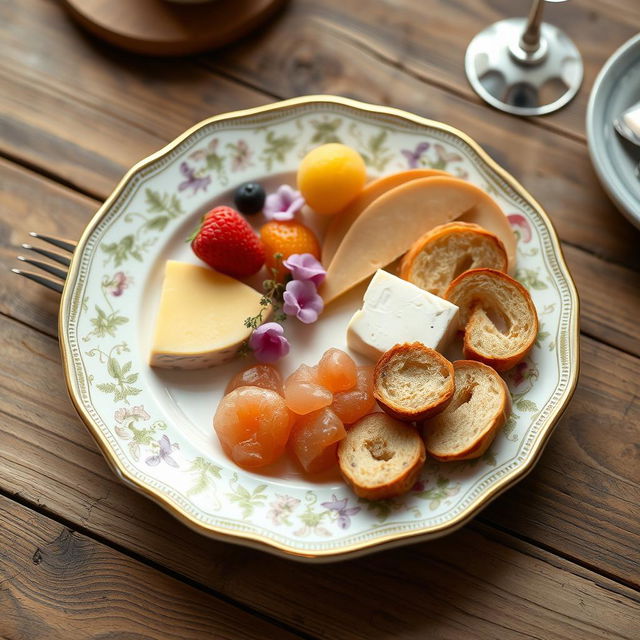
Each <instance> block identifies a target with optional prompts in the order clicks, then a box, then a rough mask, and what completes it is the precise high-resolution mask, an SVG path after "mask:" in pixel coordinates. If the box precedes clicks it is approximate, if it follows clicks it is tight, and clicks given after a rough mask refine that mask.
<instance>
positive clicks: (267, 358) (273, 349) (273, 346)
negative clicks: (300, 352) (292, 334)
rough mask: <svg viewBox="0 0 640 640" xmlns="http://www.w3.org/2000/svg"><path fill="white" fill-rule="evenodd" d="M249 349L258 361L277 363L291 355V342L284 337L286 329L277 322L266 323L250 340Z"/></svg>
mask: <svg viewBox="0 0 640 640" xmlns="http://www.w3.org/2000/svg"><path fill="white" fill-rule="evenodd" d="M249 347H251V349H252V350H253V353H254V355H255V357H256V360H258V361H260V362H275V361H276V360H279V359H280V358H283V357H284V356H286V355H287V353H289V341H288V340H287V339H286V338H285V337H284V329H283V328H282V326H281V325H279V324H278V323H277V322H265V323H264V324H262V325H260V326H259V327H258V328H257V329H256V330H255V331H254V332H253V333H252V334H251V337H250V338H249Z"/></svg>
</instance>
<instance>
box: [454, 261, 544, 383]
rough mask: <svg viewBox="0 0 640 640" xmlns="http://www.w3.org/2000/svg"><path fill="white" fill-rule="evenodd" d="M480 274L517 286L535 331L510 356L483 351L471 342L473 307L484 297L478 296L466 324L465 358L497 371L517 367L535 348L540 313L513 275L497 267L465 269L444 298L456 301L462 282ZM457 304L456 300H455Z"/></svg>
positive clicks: (480, 304) (479, 303)
mask: <svg viewBox="0 0 640 640" xmlns="http://www.w3.org/2000/svg"><path fill="white" fill-rule="evenodd" d="M479 274H486V275H489V276H490V277H492V278H495V279H497V280H501V281H503V282H505V283H508V284H509V285H510V286H513V287H515V288H516V289H517V290H518V292H519V293H520V295H521V296H522V298H523V299H524V300H525V302H526V305H527V307H528V310H529V319H530V320H531V322H532V323H533V331H532V332H531V338H530V339H529V340H528V341H527V342H526V343H525V344H523V345H522V346H521V347H520V348H519V349H518V350H517V351H515V352H514V353H512V354H511V355H509V356H498V355H494V354H490V353H482V352H481V351H479V350H478V349H476V348H475V347H474V345H473V344H472V343H471V335H472V333H473V330H474V320H473V309H474V308H476V307H478V306H480V307H482V302H483V301H482V299H481V298H478V299H477V300H476V301H475V302H474V303H472V304H471V310H470V313H469V314H468V315H469V318H468V320H467V323H466V324H465V326H464V341H463V352H464V356H465V358H468V359H470V360H478V361H479V362H483V363H484V364H487V365H489V366H490V367H492V368H493V369H495V370H496V371H508V370H509V369H512V368H513V367H515V366H516V365H517V364H518V362H520V361H521V360H522V359H523V358H525V357H526V356H527V354H528V353H529V352H530V351H531V349H532V348H533V345H534V344H535V341H536V337H537V335H538V313H537V311H536V307H535V305H534V304H533V300H532V299H531V295H530V294H529V292H528V291H527V290H526V289H525V288H524V287H523V286H522V285H521V284H520V283H519V282H518V281H517V280H514V279H513V278H512V277H511V276H509V275H507V274H506V273H503V272H502V271H497V270H496V269H486V268H482V269H471V270H469V271H465V272H464V273H461V274H460V275H459V276H458V277H457V278H456V279H455V280H454V281H453V282H451V284H450V285H449V286H448V287H447V290H446V292H445V294H444V298H445V299H446V300H449V301H450V302H454V301H453V300H452V297H454V295H455V292H456V290H457V288H458V287H460V286H461V284H464V283H465V281H466V280H467V279H468V278H473V277H475V276H476V275H479ZM454 304H455V302H454ZM462 311H463V310H462V309H461V314H460V317H463V316H464V315H465V314H464V313H462Z"/></svg>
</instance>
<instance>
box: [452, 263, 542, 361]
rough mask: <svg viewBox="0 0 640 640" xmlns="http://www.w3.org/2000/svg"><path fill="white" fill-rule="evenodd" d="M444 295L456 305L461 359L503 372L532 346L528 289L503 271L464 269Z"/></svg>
mask: <svg viewBox="0 0 640 640" xmlns="http://www.w3.org/2000/svg"><path fill="white" fill-rule="evenodd" d="M444 297H445V298H446V299H447V300H449V302H453V304H455V305H457V306H458V307H459V308H460V312H459V314H458V319H459V321H460V323H461V326H462V328H464V355H465V358H469V359H471V360H479V361H480V362H484V363H485V364H488V365H489V366H491V367H493V368H494V369H496V370H497V371H507V370H508V369H511V368H512V367H514V366H515V365H516V364H518V362H520V360H522V359H523V358H524V357H525V356H526V355H527V353H529V351H530V349H531V347H533V344H534V343H535V340H536V336H537V335H538V314H537V313H536V308H535V306H534V304H533V301H532V300H531V296H530V295H529V292H528V291H527V290H526V289H525V288H524V287H523V286H522V285H521V284H520V283H519V282H517V281H516V280H514V279H513V278H511V277H510V276H508V275H507V274H506V273H502V272H501V271H496V270H495V269H472V270H471V271H465V273H463V274H461V275H459V276H458V277H457V278H456V279H455V280H454V281H453V282H452V283H451V284H450V285H449V286H448V287H447V290H446V292H445V295H444Z"/></svg>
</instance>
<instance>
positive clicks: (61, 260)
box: [22, 242, 71, 267]
mask: <svg viewBox="0 0 640 640" xmlns="http://www.w3.org/2000/svg"><path fill="white" fill-rule="evenodd" d="M22 248H23V249H27V250H29V251H33V252H34V253H39V254H40V255H41V256H44V257H45V258H49V260H53V261H54V262H57V263H58V264H63V265H64V266H65V267H68V266H69V265H70V264H71V258H67V256H63V255H62V254H61V253H58V252H57V251H49V250H47V249H41V248H40V247H34V246H33V245H31V244H27V243H26V242H23V243H22Z"/></svg>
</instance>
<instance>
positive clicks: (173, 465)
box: [163, 455, 179, 468]
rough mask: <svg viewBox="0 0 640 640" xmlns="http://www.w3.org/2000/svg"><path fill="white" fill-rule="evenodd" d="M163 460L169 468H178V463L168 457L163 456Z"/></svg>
mask: <svg viewBox="0 0 640 640" xmlns="http://www.w3.org/2000/svg"><path fill="white" fill-rule="evenodd" d="M163 460H164V461H165V462H166V463H167V464H168V465H169V466H170V467H176V468H178V467H179V465H178V463H177V462H176V461H175V460H174V459H173V458H172V457H171V456H169V455H167V456H163Z"/></svg>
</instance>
